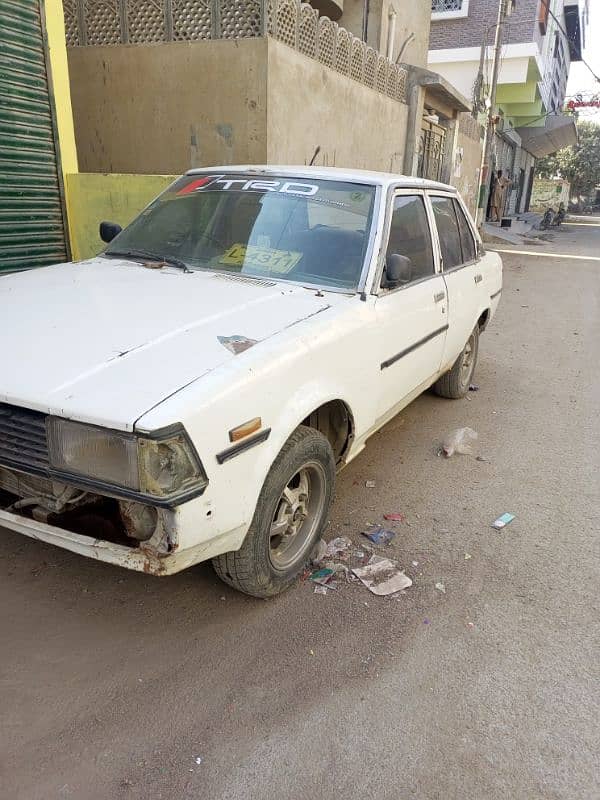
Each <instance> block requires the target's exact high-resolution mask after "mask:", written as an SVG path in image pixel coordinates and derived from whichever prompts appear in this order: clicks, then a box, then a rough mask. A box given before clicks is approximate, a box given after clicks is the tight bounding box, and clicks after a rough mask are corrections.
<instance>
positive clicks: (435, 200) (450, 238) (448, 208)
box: [431, 197, 463, 270]
mask: <svg viewBox="0 0 600 800" xmlns="http://www.w3.org/2000/svg"><path fill="white" fill-rule="evenodd" d="M431 203H432V205H433V214H434V216H435V223H436V225H437V229H438V236H439V239H440V247H441V249H442V258H443V259H444V269H446V270H448V269H452V267H458V266H460V265H461V264H462V263H463V258H462V249H461V246H460V233H459V230H458V221H457V219H456V212H455V211H454V203H453V202H452V198H451V197H432V198H431Z"/></svg>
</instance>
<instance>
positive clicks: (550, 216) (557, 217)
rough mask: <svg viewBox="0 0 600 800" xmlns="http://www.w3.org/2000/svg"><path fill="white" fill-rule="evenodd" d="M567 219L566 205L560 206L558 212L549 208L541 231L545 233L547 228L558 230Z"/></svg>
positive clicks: (541, 223)
mask: <svg viewBox="0 0 600 800" xmlns="http://www.w3.org/2000/svg"><path fill="white" fill-rule="evenodd" d="M565 217H566V211H565V204H564V203H561V204H560V205H559V206H558V211H555V210H554V209H553V208H551V207H550V206H548V208H547V209H546V211H545V212H544V216H543V217H542V220H541V222H540V230H543V231H545V230H547V228H558V227H559V226H560V224H561V222H564V219H565Z"/></svg>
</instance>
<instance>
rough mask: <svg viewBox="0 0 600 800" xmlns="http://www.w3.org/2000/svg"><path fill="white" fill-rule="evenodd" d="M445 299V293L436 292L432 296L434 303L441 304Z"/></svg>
mask: <svg viewBox="0 0 600 800" xmlns="http://www.w3.org/2000/svg"><path fill="white" fill-rule="evenodd" d="M445 298H446V292H437V294H434V295H433V299H434V302H436V303H441V302H442V300H444V299H445Z"/></svg>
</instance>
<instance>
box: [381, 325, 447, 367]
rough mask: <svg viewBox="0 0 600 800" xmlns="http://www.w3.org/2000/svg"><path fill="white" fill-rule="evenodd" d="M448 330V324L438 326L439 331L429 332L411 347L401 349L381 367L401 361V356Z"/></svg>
mask: <svg viewBox="0 0 600 800" xmlns="http://www.w3.org/2000/svg"><path fill="white" fill-rule="evenodd" d="M447 330H448V326H447V325H444V326H443V327H442V328H438V329H437V331H433V333H429V334H427V336H425V337H424V338H423V339H420V340H419V341H418V342H415V343H414V344H411V345H410V346H409V347H406V348H405V349H404V350H401V351H400V352H399V353H396V355H395V356H392V357H391V358H388V359H387V360H386V361H383V362H382V364H381V369H387V368H388V367H391V366H392V364H395V363H396V361H400V359H401V358H404V356H407V355H408V354H409V353H412V351H413V350H416V349H417V348H418V347H422V346H423V345H424V344H427V342H430V341H431V340H432V339H435V337H436V336H440V335H441V334H442V333H445V332H446V331H447Z"/></svg>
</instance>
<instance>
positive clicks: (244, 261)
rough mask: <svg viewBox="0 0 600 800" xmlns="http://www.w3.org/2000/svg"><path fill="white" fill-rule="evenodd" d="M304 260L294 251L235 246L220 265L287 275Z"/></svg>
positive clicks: (243, 245)
mask: <svg viewBox="0 0 600 800" xmlns="http://www.w3.org/2000/svg"><path fill="white" fill-rule="evenodd" d="M301 258H302V253H298V252H296V251H294V250H274V249H272V248H271V247H256V245H252V244H251V245H245V244H234V245H232V246H231V247H230V248H229V250H227V251H226V252H225V253H224V254H223V255H222V256H221V258H220V259H219V264H226V265H227V266H230V267H242V266H246V267H255V268H256V269H259V270H262V271H264V272H274V273H276V274H279V275H285V274H286V273H287V272H290V271H291V270H292V269H293V268H294V267H295V266H296V264H297V263H298V262H299V261H300V259H301Z"/></svg>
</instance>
